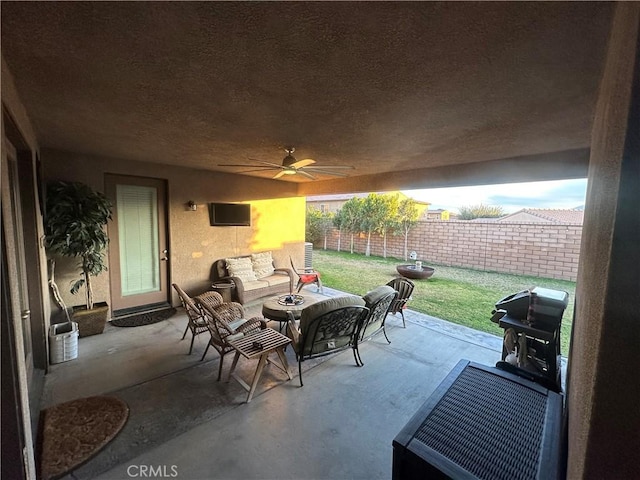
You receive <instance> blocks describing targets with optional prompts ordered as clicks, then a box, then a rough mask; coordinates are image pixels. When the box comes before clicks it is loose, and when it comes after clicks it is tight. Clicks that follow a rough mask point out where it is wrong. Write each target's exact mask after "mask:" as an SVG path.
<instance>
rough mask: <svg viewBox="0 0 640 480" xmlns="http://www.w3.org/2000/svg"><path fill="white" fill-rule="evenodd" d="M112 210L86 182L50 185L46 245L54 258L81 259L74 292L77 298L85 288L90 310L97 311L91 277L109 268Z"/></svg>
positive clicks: (101, 194)
mask: <svg viewBox="0 0 640 480" xmlns="http://www.w3.org/2000/svg"><path fill="white" fill-rule="evenodd" d="M112 208H113V206H112V204H111V201H109V199H107V197H105V196H104V194H103V193H101V192H97V191H94V190H93V189H92V188H91V187H89V186H88V185H85V184H84V183H79V182H73V183H67V182H61V181H57V182H51V183H50V184H49V185H48V186H47V209H46V212H45V218H44V233H45V239H44V245H45V248H46V249H47V253H48V254H49V255H50V256H55V255H60V256H63V257H72V258H77V259H79V261H80V263H79V265H78V267H79V270H80V274H79V278H78V280H76V281H75V282H74V283H73V284H72V286H71V293H72V294H74V295H75V294H76V293H78V291H80V289H81V288H82V287H84V289H85V290H84V292H85V306H86V309H87V310H91V309H93V286H92V283H91V277H95V276H98V275H100V273H102V272H104V271H105V270H106V269H107V264H106V261H105V253H106V252H105V251H106V249H107V245H108V243H109V237H108V236H107V232H106V231H105V230H104V227H105V226H106V224H107V222H108V221H109V220H111V210H112ZM52 269H53V266H52ZM52 277H53V274H52ZM56 290H57V288H56Z"/></svg>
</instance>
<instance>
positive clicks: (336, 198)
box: [307, 192, 430, 205]
mask: <svg viewBox="0 0 640 480" xmlns="http://www.w3.org/2000/svg"><path fill="white" fill-rule="evenodd" d="M375 193H377V194H378V195H385V194H394V193H398V194H399V195H400V197H401V198H402V197H404V198H411V197H409V196H407V195H405V194H404V193H401V192H375ZM367 195H369V193H343V194H336V195H310V196H308V197H307V203H318V202H340V201H344V202H346V201H348V200H351V199H352V198H354V197H356V198H366V197H367ZM413 201H414V202H416V203H417V204H419V205H430V203H429V202H423V201H421V200H416V199H415V198H414V199H413Z"/></svg>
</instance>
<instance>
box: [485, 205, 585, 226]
mask: <svg viewBox="0 0 640 480" xmlns="http://www.w3.org/2000/svg"><path fill="white" fill-rule="evenodd" d="M527 216H530V217H532V218H531V220H532V221H538V222H539V221H543V222H548V223H576V224H580V225H582V221H583V219H584V210H569V209H553V208H523V209H522V210H518V211H517V212H514V213H511V214H509V215H506V216H504V217H501V218H499V219H497V220H496V221H498V222H511V221H526V217H527Z"/></svg>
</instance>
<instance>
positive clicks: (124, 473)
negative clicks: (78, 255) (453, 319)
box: [42, 287, 501, 480]
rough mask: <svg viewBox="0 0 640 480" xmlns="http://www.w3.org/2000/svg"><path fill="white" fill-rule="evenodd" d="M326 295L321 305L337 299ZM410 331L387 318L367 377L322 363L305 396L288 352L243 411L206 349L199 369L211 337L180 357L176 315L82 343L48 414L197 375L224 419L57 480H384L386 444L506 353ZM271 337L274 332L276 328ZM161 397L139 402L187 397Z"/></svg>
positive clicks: (52, 383) (253, 307) (349, 361)
mask: <svg viewBox="0 0 640 480" xmlns="http://www.w3.org/2000/svg"><path fill="white" fill-rule="evenodd" d="M306 288H312V290H315V289H313V287H306ZM326 290H327V294H328V295H335V294H339V293H340V292H336V291H332V290H330V289H326ZM260 305H261V303H260V302H256V303H254V304H250V305H248V306H246V307H247V313H248V314H249V315H251V314H259V311H260ZM406 319H407V328H406V329H405V328H402V319H401V317H400V316H399V315H397V316H392V315H390V316H389V317H388V318H387V334H388V336H389V339H390V340H391V342H392V343H391V344H390V345H388V344H387V342H386V340H385V339H384V336H383V335H378V336H376V337H374V338H373V339H372V340H370V341H368V342H366V343H365V344H363V345H362V346H361V347H360V352H361V356H362V359H363V361H364V363H365V365H364V366H363V367H361V368H359V367H356V366H355V363H354V359H353V355H352V353H351V351H350V350H348V351H344V352H342V353H338V354H336V355H333V356H330V357H325V361H323V362H321V363H317V364H315V365H311V368H308V370H307V371H305V372H303V377H304V387H302V388H301V387H300V386H299V379H298V378H297V365H296V363H295V359H294V358H293V353H292V352H291V350H292V349H287V352H288V353H287V355H288V357H289V361H290V367H291V372H292V373H293V374H294V379H293V380H291V381H288V380H287V378H286V376H285V375H284V374H283V373H281V372H279V371H278V370H276V369H275V368H271V367H267V368H266V369H265V373H264V374H263V379H262V380H261V382H260V384H259V385H258V389H257V391H256V394H255V395H254V398H253V400H252V402H251V403H249V404H246V403H244V399H245V397H246V392H244V390H242V389H241V388H240V387H239V385H238V384H237V383H236V382H234V381H233V380H232V381H231V382H229V383H226V382H224V381H223V382H216V375H217V367H218V356H217V353H216V352H215V351H213V350H212V349H210V352H209V353H208V355H207V360H205V362H200V357H201V355H202V352H203V351H204V348H205V346H206V342H207V340H208V335H207V334H203V335H200V336H199V337H197V338H196V341H195V342H194V349H193V353H192V354H191V355H187V352H188V349H189V335H188V336H187V338H186V339H185V340H181V337H182V333H183V332H184V328H185V326H186V317H185V315H184V314H183V313H182V312H181V311H179V312H178V314H176V315H174V316H173V317H172V318H170V319H169V320H165V321H163V322H160V323H157V324H153V325H147V326H144V327H136V328H118V327H112V326H108V327H107V329H106V330H105V333H104V334H102V335H97V336H93V337H86V338H83V339H80V342H79V358H78V359H76V360H73V361H70V362H66V363H62V364H58V365H53V366H52V367H51V372H50V373H49V374H48V375H47V377H46V380H45V391H44V395H43V400H42V407H43V408H46V407H47V406H50V405H54V404H57V403H60V402H64V401H67V400H71V399H73V398H79V397H83V396H89V395H98V394H108V393H114V392H115V394H116V395H117V394H118V393H117V392H118V391H122V390H123V389H127V388H129V390H128V392H129V394H130V395H131V394H132V393H131V392H134V393H133V394H135V392H136V391H137V390H135V387H136V386H141V385H142V386H144V387H145V388H146V389H147V390H140V391H154V390H149V389H152V388H153V387H154V385H155V384H158V383H159V382H163V381H166V379H167V378H169V377H171V376H176V375H182V374H189V373H191V372H193V371H195V370H196V369H200V370H203V369H204V370H205V371H206V376H207V378H206V381H207V382H209V383H206V385H207V386H208V385H211V389H218V390H219V392H220V394H219V395H217V396H216V397H215V398H216V399H218V397H219V398H220V399H221V402H224V407H225V408H224V409H221V410H220V411H219V413H217V414H216V416H215V417H214V418H211V419H208V420H206V421H203V422H201V423H199V424H197V425H194V426H193V428H189V429H188V430H187V431H184V432H182V433H180V434H177V435H176V436H174V437H173V438H169V439H166V441H164V440H163V441H162V442H161V443H157V442H156V443H155V444H154V442H149V449H145V450H143V451H142V453H140V454H138V455H136V456H135V457H133V458H129V459H127V460H126V461H124V462H121V463H119V464H118V463H116V464H114V465H110V464H109V462H105V461H104V458H103V459H102V463H101V461H100V459H99V457H100V456H102V457H105V458H106V457H108V456H109V455H110V452H109V449H110V445H107V447H106V448H105V450H103V451H102V452H100V453H99V454H98V455H97V456H96V457H94V459H92V460H90V461H89V462H87V464H85V465H84V466H82V467H80V468H78V469H77V470H76V471H75V472H73V473H71V474H69V475H67V476H66V477H64V478H66V479H79V478H99V479H127V478H134V477H138V478H143V477H144V475H143V474H142V472H143V471H144V472H149V468H150V467H152V468H153V471H154V472H156V475H154V478H161V477H162V475H166V476H167V477H173V478H180V479H194V480H195V479H217V478H220V479H232V478H238V479H287V478H292V479H303V478H305V479H306V478H309V479H343V478H363V479H364V478H366V479H373V478H390V477H391V465H392V446H391V442H392V440H393V438H394V437H395V436H396V434H397V433H398V432H399V431H400V429H401V428H402V427H403V426H404V425H405V424H406V423H407V421H408V420H409V419H410V418H411V416H412V415H413V414H414V413H415V411H416V410H417V409H418V408H419V407H420V405H422V403H424V401H425V400H426V399H427V397H428V396H429V395H430V394H431V393H432V392H433V390H434V389H435V388H436V387H437V385H438V384H439V383H440V381H442V380H443V379H444V377H445V376H446V375H447V373H448V372H449V371H450V370H451V369H452V368H453V367H454V366H455V365H456V364H457V363H458V361H459V360H461V359H467V360H472V361H475V362H478V363H481V364H484V365H494V364H495V363H496V361H498V360H499V357H500V349H501V339H500V338H498V337H495V336H492V335H489V334H485V333H482V332H478V331H475V330H471V329H469V328H466V327H462V326H459V325H455V324H451V323H449V322H445V321H443V320H439V319H436V318H434V317H429V316H427V315H423V314H419V313H417V312H413V311H411V310H408V311H407V312H406ZM487 321H489V314H488V315H487ZM270 326H272V327H273V328H276V329H277V328H278V324H277V323H276V322H272V323H271V324H270ZM230 357H232V356H231V355H228V356H227V357H226V359H225V366H224V369H223V380H225V379H226V372H228V369H229V366H230V364H231V358H230ZM243 360H244V359H241V360H240V363H239V368H241V373H244V375H245V376H246V375H248V376H249V377H250V375H251V373H252V372H253V370H254V369H255V362H254V361H253V362H252V361H247V360H245V361H244V363H243ZM306 363H307V362H305V364H306ZM303 365H304V364H303ZM130 387H134V389H133V390H132V389H131V388H130ZM185 388H186V387H185ZM158 391H160V392H162V394H154V395H148V394H147V395H146V396H145V397H144V398H140V399H138V400H139V402H141V403H143V404H144V405H145V408H149V409H150V410H154V411H157V412H163V409H165V408H169V407H168V406H167V404H168V403H169V401H170V400H171V396H180V395H184V392H181V391H180V389H179V388H177V389H170V391H165V390H164V389H160V390H158ZM214 393H215V392H214ZM227 395H228V397H227ZM189 414H190V412H188V411H185V412H184V415H185V417H186V416H188V415H189ZM130 415H131V416H130V418H129V422H128V424H132V422H134V421H135V418H134V416H136V415H138V413H137V411H136V410H135V409H134V408H132V409H131V414H130ZM168 415H169V414H168ZM160 427H161V426H160ZM126 428H127V426H125V429H126ZM123 432H124V430H123ZM121 435H122V432H121ZM116 440H118V439H117V438H116ZM113 443H115V441H114V442H113ZM111 445H113V444H111ZM111 460H112V461H111V463H112V464H113V463H114V460H113V459H111ZM105 465H110V466H109V468H106V469H105ZM158 472H161V474H158Z"/></svg>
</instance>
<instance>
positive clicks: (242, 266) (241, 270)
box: [225, 257, 257, 288]
mask: <svg viewBox="0 0 640 480" xmlns="http://www.w3.org/2000/svg"><path fill="white" fill-rule="evenodd" d="M225 261H226V263H227V271H228V272H229V275H230V276H232V277H238V278H239V279H240V280H242V283H245V282H251V281H255V280H257V278H256V274H255V273H254V271H253V265H252V264H251V257H238V258H227V259H225ZM245 288H246V287H245Z"/></svg>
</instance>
